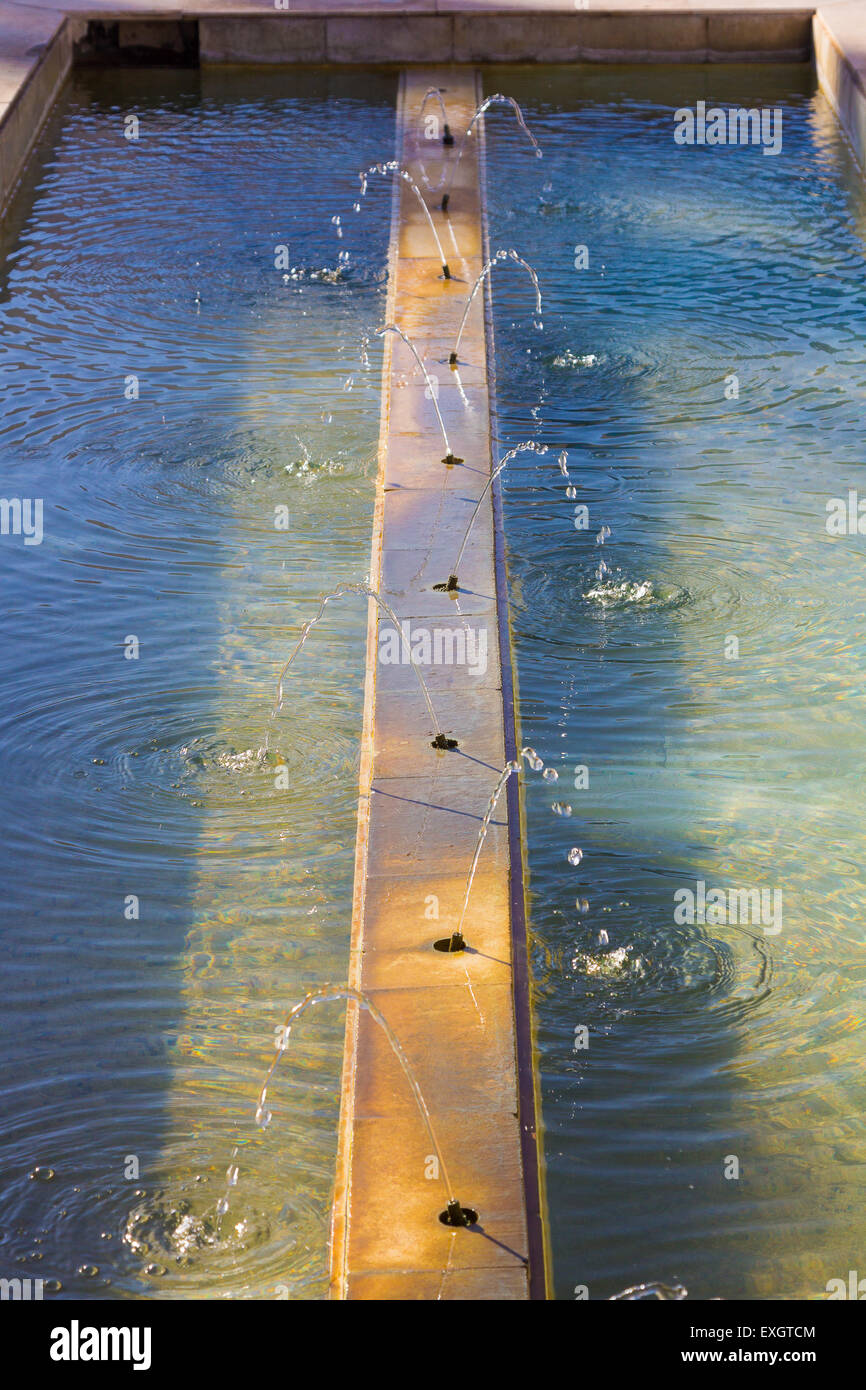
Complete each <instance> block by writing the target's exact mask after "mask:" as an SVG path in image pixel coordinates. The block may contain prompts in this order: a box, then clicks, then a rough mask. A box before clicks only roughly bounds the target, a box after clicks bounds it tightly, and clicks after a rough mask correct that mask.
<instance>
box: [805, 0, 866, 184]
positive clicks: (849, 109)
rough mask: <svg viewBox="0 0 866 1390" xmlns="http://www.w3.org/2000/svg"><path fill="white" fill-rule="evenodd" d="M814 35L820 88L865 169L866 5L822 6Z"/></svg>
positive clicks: (815, 19) (816, 15) (813, 23)
mask: <svg viewBox="0 0 866 1390" xmlns="http://www.w3.org/2000/svg"><path fill="white" fill-rule="evenodd" d="M812 38H813V46H814V55H815V68H816V71H817V73H818V81H819V83H820V86H821V90H822V91H823V93H824V95H825V96H826V97H827V100H828V101H829V102H830V105H831V106H832V107H833V110H834V111H835V113H836V116H837V118H838V120H839V124H840V125H841V126H842V129H843V130H844V131H845V132H846V133H847V135H848V138H849V140H850V141H851V144H852V145H853V147H854V151H855V153H856V155H857V159H858V161H859V163H860V166H861V169H864V170H866V8H864V7H862V6H861V7H859V13H857V12H855V9H854V7H853V6H850V5H845V6H841V7H839V8H838V9H836V10H825V9H819V10H818V11H817V12H816V14H815V16H814V18H813V21H812Z"/></svg>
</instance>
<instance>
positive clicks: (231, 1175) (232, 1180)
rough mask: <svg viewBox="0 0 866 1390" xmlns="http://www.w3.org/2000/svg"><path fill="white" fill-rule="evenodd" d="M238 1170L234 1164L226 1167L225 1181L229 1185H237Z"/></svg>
mask: <svg viewBox="0 0 866 1390" xmlns="http://www.w3.org/2000/svg"><path fill="white" fill-rule="evenodd" d="M238 1171H239V1170H238V1168H237V1166H236V1165H234V1164H233V1165H232V1166H231V1167H230V1168H227V1169H226V1182H227V1183H228V1185H229V1187H237V1185H238Z"/></svg>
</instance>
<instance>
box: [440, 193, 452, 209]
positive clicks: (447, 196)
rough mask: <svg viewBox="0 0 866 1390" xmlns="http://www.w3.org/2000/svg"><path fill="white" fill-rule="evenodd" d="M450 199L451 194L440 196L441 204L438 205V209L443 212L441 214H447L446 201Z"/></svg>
mask: <svg viewBox="0 0 866 1390" xmlns="http://www.w3.org/2000/svg"><path fill="white" fill-rule="evenodd" d="M450 197H451V194H450V193H443V194H442V202H441V204H440V207H441V208H442V211H443V212H447V211H448V199H449V198H450Z"/></svg>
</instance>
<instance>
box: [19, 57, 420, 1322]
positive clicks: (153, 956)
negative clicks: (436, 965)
mask: <svg viewBox="0 0 866 1390" xmlns="http://www.w3.org/2000/svg"><path fill="white" fill-rule="evenodd" d="M130 112H134V113H136V115H137V116H138V119H139V132H138V140H137V141H128V140H126V139H125V138H124V120H125V116H126V115H127V114H128V113H130ZM393 123H394V79H393V78H392V77H391V76H380V75H377V74H369V73H367V74H364V75H363V77H362V76H360V75H353V74H341V75H334V74H325V73H320V72H317V73H312V72H300V71H298V72H293V73H292V74H291V77H287V76H286V74H285V73H280V74H277V73H257V74H256V75H255V77H251V76H250V75H249V74H244V73H237V72H232V73H226V74H222V73H220V74H216V73H206V74H204V75H203V74H201V73H198V72H195V71H186V72H183V73H176V72H165V71H153V70H150V71H148V72H147V73H139V72H135V71H125V72H123V73H122V74H120V75H119V77H117V78H115V77H113V76H112V75H110V74H104V73H96V72H88V73H84V74H77V75H75V77H74V78H73V80H72V81H71V82H70V83H68V84H67V87H66V89H65V91H64V93H63V95H62V97H61V100H60V102H59V104H58V107H57V109H56V111H55V112H54V113H53V115H52V116H51V117H50V122H49V125H48V127H47V128H46V131H45V134H44V138H43V139H42V141H41V143H40V147H39V150H38V152H37V154H36V155H35V156H34V159H33V160H32V161H31V164H30V166H29V168H28V172H27V177H26V179H25V181H24V183H23V184H22V186H21V188H20V190H19V193H18V195H17V197H16V200H15V202H14V203H13V205H12V208H11V210H10V215H9V217H8V218H7V220H6V223H5V224H4V230H3V233H2V236H3V241H2V243H0V253H2V258H0V319H2V337H0V383H2V388H0V389H2V394H3V399H4V416H3V420H2V422H0V484H2V486H0V493H2V494H3V496H6V497H9V496H25V497H40V498H42V499H43V503H44V539H43V541H42V544H41V545H39V546H35V545H34V546H24V544H23V540H22V539H21V538H17V539H15V538H11V537H4V539H3V543H2V550H0V562H2V567H3V585H4V632H5V637H4V657H3V667H2V674H0V769H2V784H3V791H2V796H3V802H4V824H5V826H6V832H5V834H4V838H3V843H2V845H0V878H2V881H3V884H4V894H3V909H2V932H3V940H4V955H5V969H4V1010H3V1025H2V1026H3V1046H2V1051H3V1072H4V1082H3V1089H4V1097H5V1101H6V1106H5V1108H6V1110H7V1114H8V1115H9V1116H10V1118H9V1120H8V1122H7V1125H6V1126H5V1127H4V1135H3V1139H2V1149H0V1186H2V1207H3V1221H2V1228H3V1243H2V1246H0V1250H2V1256H3V1259H2V1270H0V1272H2V1273H3V1275H4V1276H11V1275H18V1276H19V1277H25V1276H27V1275H29V1276H31V1277H41V1278H44V1279H46V1280H58V1281H60V1285H61V1289H60V1291H59V1296H60V1297H64V1296H70V1297H76V1298H78V1297H98V1298H99V1297H102V1298H105V1297H118V1296H120V1297H124V1296H127V1297H129V1296H132V1297H140V1296H159V1297H184V1296H188V1295H189V1294H190V1293H193V1294H194V1295H195V1296H199V1297H208V1296H233V1297H245V1296H258V1297H275V1296H276V1297H279V1296H295V1295H298V1294H301V1295H302V1296H303V1295H306V1296H315V1295H317V1294H319V1293H321V1292H322V1287H323V1275H324V1268H325V1237H326V1224H327V1215H328V1206H329V1194H330V1187H331V1183H332V1181H333V1155H334V1151H335V1130H336V1111H337V1101H336V1097H335V1092H336V1089H337V1087H336V1082H337V1079H338V1077H339V1062H340V1042H341V1028H340V1021H339V1018H338V1017H335V1018H334V1019H333V1021H332V1023H331V1025H330V1027H329V1028H327V1029H324V1030H321V1029H317V1030H316V1039H315V1041H312V1045H311V1047H310V1048H309V1049H308V1053H309V1057H308V1060H306V1061H305V1064H304V1069H303V1072H302V1074H301V1075H300V1076H299V1077H298V1078H296V1079H295V1080H294V1082H293V1084H292V1085H291V1086H290V1087H288V1088H287V1090H286V1093H285V1095H284V1096H283V1097H282V1100H283V1103H284V1104H286V1105H288V1104H291V1106H292V1108H293V1114H295V1115H296V1116H297V1117H298V1123H297V1125H296V1126H293V1132H294V1130H295V1129H296V1130H297V1132H298V1133H297V1137H296V1138H293V1139H292V1141H291V1142H285V1143H284V1144H283V1145H282V1147H281V1146H280V1145H271V1146H270V1147H269V1148H268V1149H264V1148H262V1147H261V1146H258V1147H257V1142H256V1137H255V1130H254V1126H253V1123H252V1111H253V1106H254V1098H255V1090H256V1078H257V1077H260V1076H261V1072H262V1064H263V1059H266V1058H267V1057H268V1054H269V1050H270V1049H271V1048H272V1046H273V1038H272V1036H271V1032H272V1027H273V1025H274V1023H276V1022H278V1021H279V1018H280V1017H281V1015H282V1013H283V1012H284V1009H285V1005H286V1001H287V999H290V998H291V997H292V995H293V994H295V993H296V992H297V990H298V986H299V983H300V982H301V981H303V982H305V983H306V982H308V981H311V980H312V981H315V980H316V979H325V978H328V976H329V975H330V976H333V975H344V974H345V953H346V946H347V927H346V923H347V922H348V920H349V915H350V914H349V910H348V909H349V904H350V902H351V858H352V844H353V835H354V816H355V799H356V796H357V784H356V778H355V758H356V745H357V729H358V726H359V717H358V711H359V710H360V704H361V684H362V680H363V666H364V630H365V625H364V615H363V614H361V616H360V618H359V617H358V614H357V613H355V614H348V615H346V617H345V618H343V619H338V620H337V621H336V622H335V623H334V625H333V628H332V631H331V635H330V640H329V652H328V675H327V678H323V677H321V676H317V675H316V673H315V672H313V673H312V675H311V677H310V678H309V680H305V681H299V682H298V688H297V689H296V690H295V691H294V692H293V700H294V704H293V711H292V715H293V718H292V720H291V721H289V727H288V728H286V729H284V730H283V731H282V732H281V736H280V739H279V748H278V749H277V750H276V752H277V754H278V756H279V758H280V759H281V760H282V761H283V762H284V764H285V765H286V766H287V767H288V769H289V772H290V785H289V788H288V790H278V789H277V787H276V786H275V775H274V774H275V769H274V765H273V762H272V761H271V760H268V759H264V758H263V757H262V756H261V753H260V747H261V744H262V743H263V741H264V730H265V726H266V722H267V715H268V709H269V705H270V698H271V692H272V688H273V680H274V676H275V673H276V669H277V666H278V663H279V660H280V658H281V656H282V654H283V653H284V651H285V648H286V645H287V634H291V633H292V631H293V630H296V629H297V627H298V626H299V625H300V622H301V621H302V620H303V617H304V616H305V615H306V614H307V613H308V612H309V609H310V604H311V601H312V598H313V596H314V595H317V594H318V593H319V592H320V590H321V588H322V587H323V581H328V582H329V581H330V580H331V579H332V578H333V579H334V581H335V582H337V581H339V580H356V579H358V578H359V577H360V576H361V575H362V574H363V573H364V570H365V568H366V565H367V563H368V549H369V524H370V512H371V507H372V484H371V481H370V474H371V466H372V463H373V461H374V459H375V443H376V434H377V428H378V402H379V389H378V386H379V383H378V372H379V361H380V359H379V358H378V356H377V355H376V354H375V353H372V351H371V354H370V356H369V357H368V358H367V361H366V366H365V365H364V364H363V362H362V365H361V368H360V370H359V368H358V355H359V346H358V345H359V343H360V342H361V338H362V326H363V325H364V324H366V323H369V322H371V321H375V319H376V318H377V317H378V316H379V315H380V314H381V304H380V300H381V295H382V291H383V285H384V270H383V266H384V261H385V251H386V246H387V231H388V214H389V205H388V202H387V200H386V199H382V200H381V201H377V202H376V203H375V204H374V205H372V206H371V207H370V208H369V209H368V210H367V218H366V222H365V228H364V238H363V242H361V240H360V238H356V239H355V240H354V241H352V240H351V238H347V241H346V245H347V247H348V248H349V250H350V259H349V260H348V261H346V262H344V263H343V264H342V267H339V266H337V263H336V253H335V252H334V250H333V246H332V243H331V239H330V237H329V236H328V228H327V226H326V225H325V224H324V222H323V212H322V209H323V208H327V207H328V206H330V203H331V202H332V201H333V199H334V197H335V196H342V197H343V198H344V199H345V200H346V202H348V203H350V202H351V198H352V194H353V185H354V181H355V173H354V171H355V169H356V168H357V167H358V164H359V163H360V162H363V161H364V160H367V161H370V160H372V159H373V158H374V157H376V156H378V155H379V154H380V153H381V150H382V149H383V148H384V149H390V148H391V146H392V144H393ZM281 246H285V247H286V248H287V254H288V262H287V265H288V269H287V270H285V271H284V263H283V261H282V260H280V262H279V265H278V264H277V260H276V258H275V252H276V251H277V248H279V247H281ZM332 263H333V264H332ZM323 268H324V269H325V270H334V271H335V272H338V273H335V274H334V275H333V276H332V277H331V278H329V277H328V276H322V275H321V274H320V272H321V270H322V269H323ZM347 367H348V368H351V369H352V370H353V371H354V373H355V379H354V388H353V389H352V391H351V392H349V391H348V390H345V389H344V382H345V380H346V377H347ZM278 509H282V510H283V511H287V513H288V514H289V516H290V518H291V525H290V528H289V532H288V535H287V534H286V532H285V531H283V530H280V529H278V526H277V523H276V521H275V516H276V515H277V513H278ZM13 539H15V543H14V544H13ZM133 638H134V639H136V640H137V643H138V647H137V653H136V648H135V643H134V642H132V639H133ZM127 653H128V654H129V659H128V657H127ZM136 655H137V659H136ZM305 744H307V745H310V746H313V747H315V749H316V752H315V755H314V756H306V757H305V756H303V748H304V745H305ZM246 1127H248V1129H249V1132H250V1152H249V1154H245V1155H244V1158H245V1162H246V1164H247V1167H248V1168H250V1169H251V1171H252V1172H253V1177H252V1178H251V1180H250V1184H249V1187H248V1193H247V1196H246V1197H245V1204H244V1207H243V1209H242V1210H241V1211H240V1212H239V1217H238V1221H237V1222H236V1223H235V1224H234V1225H233V1226H232V1229H231V1230H230V1231H229V1232H227V1233H226V1234H225V1236H224V1238H223V1239H222V1240H217V1239H216V1238H215V1231H214V1221H213V1210H214V1208H215V1204H216V1201H217V1200H218V1197H219V1192H220V1185H221V1183H222V1182H223V1181H224V1178H223V1175H224V1170H225V1165H226V1162H227V1158H228V1154H229V1152H230V1149H231V1145H232V1143H233V1142H234V1141H235V1139H236V1136H237V1133H238V1132H245V1129H246ZM295 1179H297V1181H295ZM49 1292H52V1293H54V1292H55V1290H54V1288H53V1286H50V1285H49Z"/></svg>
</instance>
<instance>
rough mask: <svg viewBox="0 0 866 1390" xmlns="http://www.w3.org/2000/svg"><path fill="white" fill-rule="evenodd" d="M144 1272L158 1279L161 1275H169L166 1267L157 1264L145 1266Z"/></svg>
mask: <svg viewBox="0 0 866 1390" xmlns="http://www.w3.org/2000/svg"><path fill="white" fill-rule="evenodd" d="M144 1272H145V1274H149V1275H150V1276H151V1278H157V1277H159V1276H160V1275H163V1274H168V1270H167V1269H166V1267H165V1265H157V1264H149V1265H145V1266H144Z"/></svg>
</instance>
